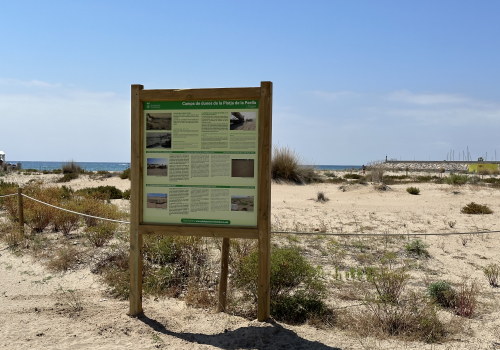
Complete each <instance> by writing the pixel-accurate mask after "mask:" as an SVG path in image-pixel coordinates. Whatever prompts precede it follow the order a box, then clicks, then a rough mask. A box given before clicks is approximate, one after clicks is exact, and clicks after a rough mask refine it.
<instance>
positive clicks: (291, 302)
mask: <svg viewBox="0 0 500 350" xmlns="http://www.w3.org/2000/svg"><path fill="white" fill-rule="evenodd" d="M257 272H258V251H256V250H255V251H253V252H252V253H251V254H250V255H248V256H246V257H244V258H243V259H241V261H240V262H239V264H238V265H237V266H236V268H235V274H234V282H235V285H236V287H237V288H242V289H243V291H244V293H245V294H246V295H247V296H248V297H250V298H253V300H254V301H256V300H257ZM322 277H323V273H322V270H321V268H319V267H318V268H314V267H312V266H311V265H310V264H309V262H308V261H307V260H306V259H305V258H304V257H302V256H301V255H300V251H299V250H298V248H278V247H273V248H272V251H271V284H270V289H271V293H270V298H271V314H272V315H273V317H275V318H276V319H279V320H283V321H286V322H291V323H301V322H304V321H305V320H306V319H307V318H309V317H313V316H321V315H323V314H324V313H325V312H326V310H327V307H326V305H325V304H324V302H323V299H324V293H325V289H326V287H325V282H324V281H323V279H322Z"/></svg>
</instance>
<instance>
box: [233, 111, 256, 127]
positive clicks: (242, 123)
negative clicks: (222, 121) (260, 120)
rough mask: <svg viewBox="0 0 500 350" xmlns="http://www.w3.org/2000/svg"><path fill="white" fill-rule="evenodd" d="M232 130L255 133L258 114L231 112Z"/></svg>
mask: <svg viewBox="0 0 500 350" xmlns="http://www.w3.org/2000/svg"><path fill="white" fill-rule="evenodd" d="M229 124H230V128H231V130H246V131H255V126H256V125H257V113H256V112H231V113H230V115H229Z"/></svg>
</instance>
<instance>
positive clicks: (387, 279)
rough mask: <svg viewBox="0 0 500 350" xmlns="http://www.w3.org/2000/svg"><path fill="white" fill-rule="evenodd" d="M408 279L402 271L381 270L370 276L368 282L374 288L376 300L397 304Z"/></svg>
mask: <svg viewBox="0 0 500 350" xmlns="http://www.w3.org/2000/svg"><path fill="white" fill-rule="evenodd" d="M351 275H352V273H351ZM409 278H410V275H408V274H407V273H406V271H405V270H404V269H401V270H389V269H387V268H382V269H380V270H379V271H378V272H377V273H375V274H374V275H373V276H372V278H371V281H370V282H371V283H372V284H373V285H374V286H375V289H376V291H377V299H378V300H379V301H380V302H382V303H384V304H397V303H398V302H399V300H400V297H401V293H402V292H403V289H404V288H405V286H406V284H407V283H408V279H409Z"/></svg>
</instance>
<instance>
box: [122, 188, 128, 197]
mask: <svg viewBox="0 0 500 350" xmlns="http://www.w3.org/2000/svg"><path fill="white" fill-rule="evenodd" d="M122 198H123V199H130V190H125V191H123V195H122Z"/></svg>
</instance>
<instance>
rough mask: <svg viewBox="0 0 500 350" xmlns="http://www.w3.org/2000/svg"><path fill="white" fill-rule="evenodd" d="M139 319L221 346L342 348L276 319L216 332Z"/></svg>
mask: <svg viewBox="0 0 500 350" xmlns="http://www.w3.org/2000/svg"><path fill="white" fill-rule="evenodd" d="M139 320H140V321H142V322H144V324H146V325H147V326H149V327H151V328H152V329H153V330H155V331H156V332H160V333H162V334H165V335H169V336H172V337H176V338H179V339H182V340H185V341H187V342H191V343H195V344H202V345H211V346H214V347H217V348H220V349H228V350H230V349H258V350H264V349H266V350H267V349H308V350H309V349H311V350H342V349H340V348H333V347H331V346H327V345H324V344H321V343H319V342H317V341H310V340H307V339H304V338H301V337H299V336H298V335H297V334H296V333H295V332H293V331H291V330H289V329H286V328H283V327H282V326H281V325H279V324H277V323H274V322H272V323H265V324H263V326H262V327H253V326H249V327H241V328H238V329H236V330H234V331H226V332H224V333H219V334H209V335H207V334H201V333H178V332H173V331H170V330H168V329H166V328H165V326H164V325H163V324H161V323H160V322H158V321H156V320H154V319H151V318H149V317H147V316H146V315H144V314H142V315H141V316H140V317H139Z"/></svg>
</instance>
